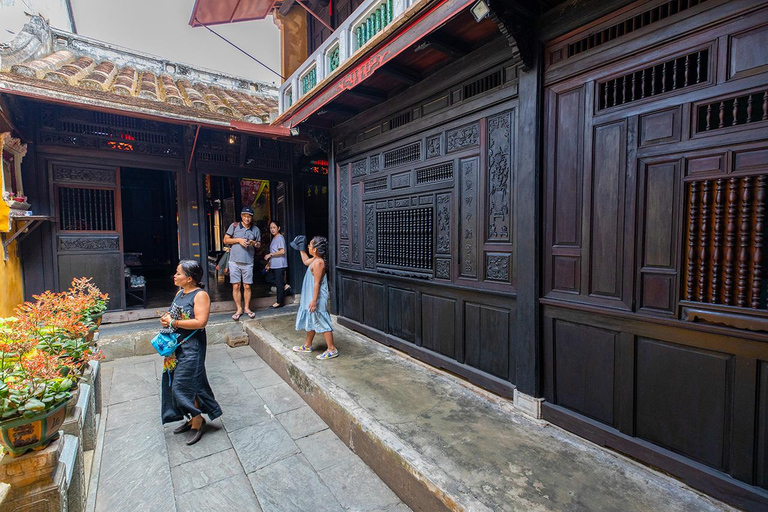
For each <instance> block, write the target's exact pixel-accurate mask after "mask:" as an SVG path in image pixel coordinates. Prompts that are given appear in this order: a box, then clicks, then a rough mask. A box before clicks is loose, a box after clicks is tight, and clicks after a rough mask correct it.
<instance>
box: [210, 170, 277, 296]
mask: <svg viewBox="0 0 768 512" xmlns="http://www.w3.org/2000/svg"><path fill="white" fill-rule="evenodd" d="M203 179H204V190H205V218H206V234H207V237H208V283H207V284H208V293H209V294H210V296H211V301H229V300H232V287H231V285H230V283H229V277H228V276H227V275H226V274H225V272H224V268H220V265H219V262H220V260H221V257H222V256H223V255H224V251H225V250H228V248H227V247H226V246H225V245H224V235H225V234H226V232H227V229H228V228H229V226H231V225H232V224H233V223H236V222H240V211H241V209H242V208H243V207H244V206H250V207H251V208H252V209H253V212H254V215H253V224H254V225H255V226H256V227H257V228H259V231H260V232H261V247H260V248H259V249H257V250H256V255H255V258H254V272H253V285H252V286H251V297H252V298H254V299H255V298H259V297H269V296H270V295H272V292H271V291H270V285H269V284H268V283H267V282H266V280H265V274H266V271H265V270H264V267H265V265H266V262H265V261H264V256H265V255H266V254H267V253H268V252H269V243H270V242H271V235H270V232H269V223H270V221H271V220H272V219H274V218H279V217H280V212H281V211H283V210H284V209H285V207H284V205H285V200H286V197H285V188H286V187H285V184H284V183H283V182H278V181H270V180H268V179H257V178H232V177H225V176H215V175H205V176H204V178H203ZM283 216H284V215H283ZM280 220H283V219H280ZM283 228H285V226H283Z"/></svg>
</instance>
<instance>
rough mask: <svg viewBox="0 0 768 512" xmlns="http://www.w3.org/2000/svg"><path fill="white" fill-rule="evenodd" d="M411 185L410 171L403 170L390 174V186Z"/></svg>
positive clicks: (401, 186)
mask: <svg viewBox="0 0 768 512" xmlns="http://www.w3.org/2000/svg"><path fill="white" fill-rule="evenodd" d="M410 186H411V173H410V172H403V173H400V174H393V175H392V188H393V189H397V188H405V187H410Z"/></svg>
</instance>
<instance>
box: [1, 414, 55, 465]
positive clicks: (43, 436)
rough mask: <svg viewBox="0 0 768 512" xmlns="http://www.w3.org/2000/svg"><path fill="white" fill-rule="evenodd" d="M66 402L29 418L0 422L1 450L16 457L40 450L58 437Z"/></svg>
mask: <svg viewBox="0 0 768 512" xmlns="http://www.w3.org/2000/svg"><path fill="white" fill-rule="evenodd" d="M66 406H67V402H62V403H60V404H59V405H57V406H56V407H54V408H53V409H49V410H47V411H43V412H41V413H40V414H37V415H36V416H33V417H31V418H13V419H10V420H5V421H3V422H0V434H1V435H2V439H0V443H2V445H3V448H4V449H5V451H6V452H8V454H9V455H10V456H11V457H18V456H19V455H23V454H25V453H26V452H28V451H29V450H42V449H44V448H45V447H46V446H48V444H49V443H50V442H51V441H53V440H54V439H56V438H58V437H59V428H61V426H62V425H63V424H64V418H65V416H66V413H67V407H66Z"/></svg>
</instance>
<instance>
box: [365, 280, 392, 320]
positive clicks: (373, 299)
mask: <svg viewBox="0 0 768 512" xmlns="http://www.w3.org/2000/svg"><path fill="white" fill-rule="evenodd" d="M363 322H364V323H365V325H368V326H371V327H373V328H374V329H378V330H380V331H385V332H386V330H387V290H386V289H385V288H384V285H381V284H375V283H368V282H363Z"/></svg>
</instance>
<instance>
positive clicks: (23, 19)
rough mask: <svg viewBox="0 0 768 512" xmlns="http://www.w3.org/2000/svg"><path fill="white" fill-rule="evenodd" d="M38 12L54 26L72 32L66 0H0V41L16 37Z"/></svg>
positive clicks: (3, 41) (4, 41)
mask: <svg viewBox="0 0 768 512" xmlns="http://www.w3.org/2000/svg"><path fill="white" fill-rule="evenodd" d="M25 12H26V13H29V14H40V15H42V16H43V17H44V18H45V19H47V20H48V21H49V22H50V24H51V25H52V26H54V27H56V28H60V29H62V30H66V31H68V32H72V24H71V22H70V17H69V12H68V8H67V2H66V0H0V43H7V42H8V41H10V40H12V39H13V38H14V37H16V34H17V33H18V32H19V31H21V29H22V27H24V25H25V24H26V23H27V21H28V20H29V16H27V15H26V14H25Z"/></svg>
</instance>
